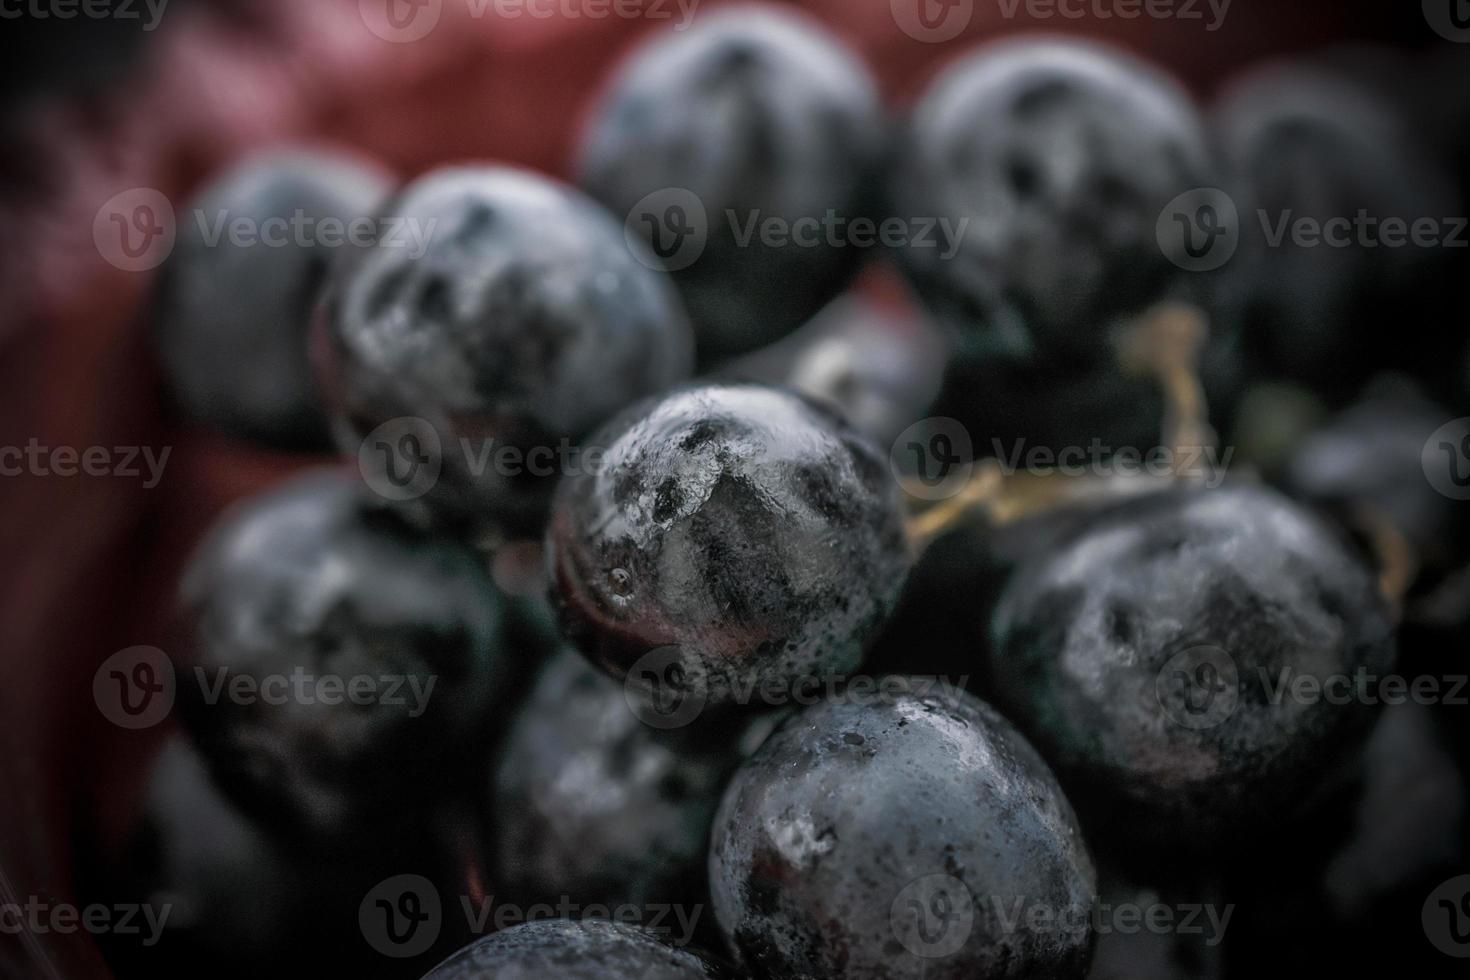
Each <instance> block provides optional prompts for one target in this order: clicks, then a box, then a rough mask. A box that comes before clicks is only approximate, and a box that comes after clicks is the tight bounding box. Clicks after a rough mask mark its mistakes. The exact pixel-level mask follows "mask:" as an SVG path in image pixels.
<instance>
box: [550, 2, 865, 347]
mask: <svg viewBox="0 0 1470 980" xmlns="http://www.w3.org/2000/svg"><path fill="white" fill-rule="evenodd" d="M882 144H883V116H882V110H881V107H880V105H879V102H878V94H877V89H876V86H875V85H874V83H873V81H872V79H871V78H869V77H868V73H867V70H866V69H865V68H864V67H863V65H862V64H861V63H860V62H859V61H858V60H857V58H856V57H854V56H853V55H852V54H850V53H849V52H847V51H846V50H844V49H843V48H842V47H841V46H840V45H839V44H838V42H837V41H836V40H835V39H834V38H832V37H831V36H829V35H828V34H827V32H826V30H825V29H824V28H823V27H822V26H821V25H820V24H818V23H817V22H815V21H813V20H811V19H809V18H808V17H807V16H806V15H804V14H802V13H800V12H797V11H795V10H793V9H791V8H789V7H776V6H773V5H759V4H743V5H739V6H736V7H734V8H729V9H723V10H720V11H719V12H717V13H714V14H711V15H709V16H707V17H700V18H698V19H697V20H696V21H695V22H694V24H693V26H692V27H690V28H689V29H688V30H687V31H684V32H682V33H674V32H670V33H667V34H663V35H660V36H658V37H657V38H655V39H654V40H653V41H652V42H650V43H649V44H648V45H647V46H646V47H644V48H642V49H640V50H639V51H638V52H636V53H635V54H634V56H633V57H632V58H631V59H629V60H628V62H627V63H626V64H625V65H624V66H623V67H622V69H621V70H620V71H619V72H618V73H617V75H616V77H615V78H614V79H613V81H612V83H611V85H610V86H609V90H608V92H607V93H606V94H605V95H604V97H603V99H602V101H601V104H600V105H599V107H598V108H597V110H596V114H595V115H594V117H593V119H592V123H591V126H590V127H589V129H588V131H587V133H586V135H585V137H584V139H583V143H582V148H581V154H580V160H579V162H578V171H579V173H580V175H581V176H580V179H581V183H582V186H583V187H585V188H586V189H587V190H588V192H589V193H590V194H592V196H593V197H595V198H597V199H598V200H600V201H602V202H603V203H604V204H606V205H607V206H608V208H609V209H611V210H612V211H613V213H614V214H616V215H618V216H619V217H620V218H622V217H627V218H628V219H629V221H630V222H631V225H630V227H633V228H636V230H637V233H638V234H639V235H641V236H642V237H643V238H644V239H645V240H647V241H648V242H649V243H650V244H651V245H653V246H654V247H655V249H658V250H661V251H662V254H663V255H664V256H665V257H669V256H672V257H673V259H674V260H675V261H674V262H672V263H671V265H673V264H678V265H683V264H684V262H685V261H687V260H686V259H685V253H686V252H688V250H690V249H694V248H697V247H698V243H699V239H698V238H697V237H696V238H689V237H688V236H689V235H698V234H700V233H703V234H704V235H705V236H706V237H705V240H704V246H703V252H702V254H698V255H697V257H695V255H694V253H692V252H689V257H690V258H692V259H693V262H692V264H689V265H687V266H685V267H683V268H678V269H676V271H675V278H676V279H677V281H678V283H679V287H680V289H681V291H682V292H683V295H684V301H685V303H686V305H687V306H688V308H689V313H690V316H691V317H692V319H693V321H694V325H695V330H696V332H697V334H698V346H699V354H700V359H701V361H703V362H705V363H712V362H714V361H717V360H719V359H720V358H723V357H726V356H729V355H732V354H738V353H740V352H742V351H747V350H751V349H753V348H756V347H759V346H761V345H763V344H766V343H770V342H771V341H773V340H776V339H777V338H779V337H781V336H783V335H785V334H787V333H789V332H791V331H792V330H794V329H796V328H797V327H798V326H800V325H801V324H802V323H804V322H805V321H806V320H808V319H810V318H811V317H812V316H814V315H815V314H816V313H817V312H818V311H819V310H820V309H821V308H822V306H823V305H825V304H826V303H827V302H828V300H830V299H832V298H833V296H835V295H836V294H837V292H838V291H839V290H840V289H841V288H842V286H843V285H844V284H845V283H846V282H847V280H848V279H849V278H850V276H851V275H852V273H853V272H854V270H855V269H856V268H857V265H858V263H859V261H860V260H861V258H862V255H863V249H862V248H859V247H857V245H858V244H859V243H858V242H856V241H855V240H853V239H851V238H850V236H848V233H847V228H846V227H842V228H836V229H835V230H834V232H833V233H832V234H829V233H828V232H827V231H826V230H824V229H823V225H822V224H821V223H822V222H825V221H827V220H828V218H829V215H835V217H836V218H837V219H838V220H841V221H844V222H851V221H853V220H854V219H858V218H871V212H872V209H871V206H870V205H871V196H872V187H871V185H872V184H873V183H874V182H875V179H876V176H877V170H878V159H879V156H880V154H881V152H882ZM687 195H693V199H694V200H696V201H697V203H698V207H697V208H696V207H693V206H692V202H688V201H686V200H685V198H686V196H687ZM640 207H644V208H647V209H648V210H647V211H646V213H645V212H643V211H641V210H640ZM675 209H677V210H675ZM771 221H777V222H779V223H780V225H781V227H782V228H784V229H789V230H790V232H791V234H792V236H793V237H792V240H791V241H788V242H786V243H784V244H776V243H775V240H774V239H772V240H771V241H769V242H768V241H766V240H765V239H766V236H765V235H764V233H763V230H762V226H763V225H765V223H767V222H771ZM808 223H810V227H808ZM809 232H814V237H813V235H811V234H808V233H809ZM747 234H750V238H749V240H748V241H746V240H744V239H745V236H746V235H747ZM797 235H802V236H804V240H801V241H798V240H797V239H796V237H795V236H797ZM676 236H678V237H676ZM681 250H682V251H681Z"/></svg>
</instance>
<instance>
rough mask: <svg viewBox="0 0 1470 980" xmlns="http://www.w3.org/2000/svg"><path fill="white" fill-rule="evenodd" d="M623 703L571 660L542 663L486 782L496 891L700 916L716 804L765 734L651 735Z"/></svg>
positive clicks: (740, 727) (748, 729) (700, 730)
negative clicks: (675, 909)
mask: <svg viewBox="0 0 1470 980" xmlns="http://www.w3.org/2000/svg"><path fill="white" fill-rule="evenodd" d="M631 696H633V697H636V695H631ZM629 698H630V693H629V692H628V691H627V690H625V688H624V687H623V685H621V684H619V683H617V682H616V681H613V680H611V679H610V678H608V677H607V676H606V675H604V674H603V673H601V672H600V671H598V670H596V669H595V668H593V667H592V665H591V664H589V663H588V662H587V660H586V659H585V658H584V657H582V656H580V655H579V654H577V653H575V652H573V651H565V652H562V653H560V654H558V655H557V656H556V657H555V658H554V659H553V660H552V661H551V662H550V663H549V664H547V666H546V668H545V670H544V671H543V672H542V674H541V677H540V679H539V680H538V681H537V683H536V686H535V688H534V689H533V690H532V692H531V696H530V698H529V699H528V700H527V702H526V704H525V705H524V706H523V707H522V708H521V712H520V715H519V717H518V718H517V720H516V721H515V723H514V724H513V726H512V727H511V730H510V733H509V735H508V736H507V738H506V742H505V745H504V747H503V749H502V750H501V754H500V760H499V763H498V765H497V768H496V771H495V779H494V786H493V788H492V794H491V795H492V798H493V800H494V803H495V819H494V830H495V837H496V846H495V851H496V861H497V867H498V873H497V874H496V875H495V880H496V882H497V883H498V884H499V886H500V888H501V889H502V890H503V891H505V892H507V893H508V894H511V895H514V896H518V897H521V898H524V899H525V900H526V901H528V902H531V903H534V902H538V901H554V900H556V899H557V898H558V897H560V896H574V897H575V898H576V899H577V900H578V901H579V902H582V903H584V904H586V903H595V904H599V905H603V906H606V907H608V908H615V907H618V906H626V905H633V906H638V907H640V908H644V909H647V908H649V907H650V905H652V904H654V903H661V904H665V905H671V904H677V905H681V906H683V907H686V908H694V907H696V906H698V907H702V906H703V904H704V902H705V892H706V889H705V886H704V877H705V857H706V855H707V854H708V847H709V828H710V822H711V821H712V820H713V819H714V813H715V808H716V807H717V806H718V805H719V801H720V793H721V792H723V790H724V788H725V783H726V782H727V780H728V779H729V777H730V774H731V773H732V772H733V771H734V769H735V767H736V766H737V765H738V764H739V762H740V760H741V759H742V758H743V757H745V756H747V755H749V754H750V752H752V751H754V749H755V748H756V747H758V746H759V744H760V741H761V740H762V739H763V738H764V736H765V734H767V733H768V732H769V731H770V727H771V724H772V723H771V722H767V721H764V720H761V719H757V720H756V721H755V722H753V723H749V724H737V725H732V726H719V727H718V728H717V729H716V730H714V731H710V730H707V728H705V727H695V728H679V729H669V730H661V729H659V728H656V727H653V726H652V725H650V724H648V723H647V722H646V721H644V718H643V716H642V715H640V713H639V710H637V709H636V706H635V705H632V704H630V702H629ZM652 717H653V718H654V720H655V721H657V717H656V716H652Z"/></svg>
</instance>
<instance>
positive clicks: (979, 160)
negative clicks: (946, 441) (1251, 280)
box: [890, 40, 1213, 369]
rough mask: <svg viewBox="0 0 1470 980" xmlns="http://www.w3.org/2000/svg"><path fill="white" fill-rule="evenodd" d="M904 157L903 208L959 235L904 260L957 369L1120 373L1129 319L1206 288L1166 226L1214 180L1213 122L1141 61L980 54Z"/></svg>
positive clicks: (933, 101)
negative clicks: (990, 366)
mask: <svg viewBox="0 0 1470 980" xmlns="http://www.w3.org/2000/svg"><path fill="white" fill-rule="evenodd" d="M895 156H896V161H895V165H894V170H893V174H892V177H891V180H890V196H891V197H892V201H893V203H892V210H893V211H894V212H895V213H896V214H898V215H900V216H903V217H908V218H914V217H931V218H945V219H947V221H948V222H949V226H950V234H948V235H945V236H943V237H944V238H945V240H944V241H943V242H942V245H943V247H922V246H921V245H920V244H918V243H912V244H910V245H909V246H908V247H905V248H902V249H899V250H898V253H897V254H898V257H899V259H900V260H901V261H902V263H903V264H904V267H905V268H906V269H907V271H908V273H909V275H910V277H911V278H912V279H913V281H914V283H915V284H916V286H917V287H918V290H919V294H920V296H921V297H922V298H923V299H924V300H925V301H926V303H927V304H928V305H929V306H930V308H931V309H932V310H933V311H934V312H935V314H936V315H937V316H938V317H939V318H940V319H941V320H942V321H943V322H945V323H947V324H948V325H949V326H950V327H951V328H952V329H953V331H954V332H955V334H956V336H957V337H958V338H959V339H960V349H959V356H960V358H961V359H962V360H963V359H967V358H977V357H984V358H1000V359H1002V360H1003V361H1005V362H1009V363H1014V364H1016V365H1017V366H1024V365H1025V364H1027V363H1030V364H1032V365H1036V364H1043V363H1051V362H1053V361H1058V362H1070V363H1071V365H1072V366H1073V368H1074V369H1075V368H1076V367H1077V366H1078V365H1082V366H1087V365H1092V366H1096V365H1097V364H1099V363H1100V362H1102V361H1109V362H1110V361H1111V347H1110V340H1111V335H1110V334H1111V331H1112V329H1113V328H1114V327H1116V326H1118V325H1119V321H1120V320H1123V319H1126V318H1128V317H1131V316H1134V315H1137V314H1139V313H1142V312H1143V311H1144V310H1145V309H1147V308H1148V307H1149V306H1151V305H1153V304H1154V303H1156V302H1158V301H1160V300H1161V299H1164V298H1166V297H1179V298H1188V297H1191V296H1194V295H1195V293H1196V291H1197V283H1195V282H1194V281H1192V280H1191V279H1190V278H1189V276H1188V275H1187V274H1186V273H1184V272H1183V271H1182V270H1181V269H1180V268H1179V267H1177V266H1176V265H1174V264H1173V263H1172V262H1171V261H1170V259H1169V257H1168V256H1167V255H1166V254H1165V252H1164V250H1163V249H1162V248H1161V247H1160V245H1159V241H1158V238H1157V234H1156V226H1157V222H1158V219H1159V215H1160V214H1161V213H1162V212H1163V210H1164V207H1165V205H1166V204H1168V203H1169V202H1170V201H1172V200H1173V199H1174V198H1175V197H1177V196H1178V195H1180V194H1183V193H1184V192H1186V191H1190V190H1194V189H1196V188H1199V187H1207V186H1210V185H1211V183H1212V179H1211V177H1212V169H1213V168H1212V164H1211V158H1210V153H1209V151H1208V148H1207V143H1206V139H1205V130H1204V125H1203V123H1202V122H1201V120H1200V118H1199V116H1198V113H1197V112H1196V109H1195V107H1194V105H1193V104H1192V103H1191V101H1190V99H1189V97H1188V96H1187V94H1186V93H1185V92H1184V90H1183V89H1182V88H1181V87H1180V86H1179V85H1178V84H1177V83H1176V82H1175V81H1174V80H1173V79H1171V78H1169V77H1168V76H1166V75H1164V74H1163V73H1161V72H1160V71H1158V70H1157V69H1155V68H1153V67H1151V66H1149V65H1146V64H1144V63H1143V62H1141V61H1137V60H1135V59H1133V58H1131V57H1130V56H1127V55H1125V54H1123V53H1121V52H1117V51H1113V50H1111V49H1109V48H1106V47H1102V46H1099V45H1095V44H1091V43H1086V42H1078V41H1058V40H1044V41H1036V40H1013V41H1002V42H997V43H995V44H992V45H990V46H987V47H984V48H982V49H980V50H979V51H977V52H976V53H974V54H973V55H970V56H967V57H966V58H965V59H964V60H962V61H960V62H959V63H957V64H955V65H954V66H952V67H950V68H949V69H948V70H947V71H946V72H945V73H944V74H943V75H941V76H940V78H939V79H938V80H937V81H936V82H935V83H934V84H933V86H932V87H931V88H930V90H929V91H928V93H927V94H926V95H925V96H924V97H923V99H922V100H921V101H920V103H919V104H918V106H917V107H916V108H915V109H914V111H913V115H912V118H911V120H910V122H909V125H908V127H907V133H906V140H905V142H904V143H903V145H902V146H901V148H900V149H899V150H898V151H897V153H896V154H895ZM962 225H963V232H961V226H962Z"/></svg>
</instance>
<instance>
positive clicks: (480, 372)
mask: <svg viewBox="0 0 1470 980" xmlns="http://www.w3.org/2000/svg"><path fill="white" fill-rule="evenodd" d="M387 210H388V211H389V212H391V214H392V215H393V216H394V217H397V218H400V219H405V220H407V221H410V222H413V223H414V224H413V225H412V226H410V227H413V228H417V229H418V230H419V232H420V233H422V234H426V235H428V239H429V240H428V245H427V250H426V251H425V252H424V254H423V255H421V256H419V255H416V254H414V253H415V249H414V248H413V247H412V246H411V244H410V245H405V244H403V243H402V242H404V241H408V240H409V239H408V237H407V236H406V234H400V235H399V236H398V238H399V242H398V243H395V242H394V240H393V239H387V238H385V239H384V240H382V241H380V242H379V243H378V244H376V245H375V246H374V247H372V248H369V249H366V250H364V251H362V252H360V253H358V254H356V255H355V256H354V260H353V261H352V262H350V263H347V264H346V268H345V269H344V270H343V271H342V272H341V273H340V274H339V275H337V276H336V277H335V279H334V283H333V285H332V288H331V290H330V291H329V293H328V296H327V301H326V303H325V305H324V308H323V313H322V316H321V318H320V324H321V330H322V334H321V335H320V344H319V358H320V362H321V368H320V369H321V370H322V372H323V375H324V377H325V379H326V381H325V386H326V387H327V388H328V389H329V390H330V391H331V392H332V394H333V401H334V404H335V406H336V408H337V410H338V415H339V425H338V429H339V431H338V441H339V443H340V444H341V446H342V448H343V449H344V450H346V451H347V452H349V453H350V454H353V455H357V454H358V452H359V449H360V448H361V447H362V445H363V440H364V438H365V437H367V436H369V435H370V434H371V433H372V432H373V430H374V429H376V428H377V427H378V426H380V425H383V424H385V423H387V422H390V421H392V420H394V419H396V418H403V417H411V418H419V419H423V420H424V421H426V422H427V423H428V424H429V425H430V426H432V428H433V430H434V434H435V435H437V442H438V446H437V447H435V446H433V445H432V444H428V445H425V444H424V443H425V441H426V440H420V449H421V450H422V451H423V452H425V453H426V454H427V455H428V456H429V457H430V458H431V459H437V460H438V461H439V462H440V464H441V465H442V471H441V472H440V474H439V476H438V479H437V481H436V482H435V483H434V484H433V486H432V487H431V488H429V489H428V491H427V495H426V496H425V497H424V500H425V501H426V502H427V503H428V504H429V505H430V506H431V507H432V508H433V509H434V510H435V511H436V512H437V514H438V515H439V516H440V517H441V518H443V519H446V520H448V521H452V522H458V523H463V524H465V525H467V526H468V527H469V528H470V531H471V533H472V534H477V535H478V533H479V532H485V533H493V532H494V531H495V530H497V529H501V528H509V529H511V530H519V531H536V530H539V527H540V521H541V520H542V519H543V518H544V515H545V510H546V507H547V505H548V503H549V501H550V496H551V491H552V489H553V487H554V485H555V482H556V477H557V476H558V475H559V474H558V472H557V471H558V470H559V469H560V468H562V467H561V462H560V458H559V456H553V457H552V460H551V461H550V462H549V463H548V461H547V459H545V458H544V454H545V452H546V451H548V450H550V451H553V452H557V451H559V449H560V447H562V446H563V445H565V444H568V443H574V442H575V441H576V440H577V439H579V438H580V437H582V436H584V435H585V434H586V433H587V432H588V431H589V430H590V429H592V428H593V427H594V426H596V425H598V424H600V423H601V422H603V421H604V420H606V419H607V418H608V416H610V415H612V414H613V413H615V412H616V411H617V410H618V409H620V408H622V407H623V406H625V405H627V404H629V403H631V402H634V401H636V400H638V399H639V398H642V397H644V396H647V395H651V394H655V393H657V392H660V391H663V390H665V389H667V388H669V387H670V386H672V385H674V384H676V383H678V382H680V381H683V380H684V379H685V378H686V377H687V376H688V375H689V373H690V371H691V370H692V357H693V353H692V345H693V339H692V334H691V333H690V329H689V325H688V322H687V318H686V316H685V314H684V312H683V310H682V308H681V306H680V304H679V300H678V297H677V295H676V294H675V291H674V289H673V286H672V285H671V284H670V282H669V281H668V278H667V277H666V276H665V275H664V274H663V273H661V272H657V271H655V270H654V268H653V267H652V266H653V261H652V259H651V257H650V256H647V255H635V253H634V252H633V251H632V250H631V249H630V246H629V245H628V243H627V242H626V241H625V240H624V235H623V230H622V228H621V227H620V226H619V224H618V223H617V222H616V221H615V220H613V218H612V216H610V215H608V214H607V213H606V212H604V211H603V210H602V209H601V208H599V207H598V206H597V205H596V204H595V203H594V202H592V201H591V200H589V199H587V198H586V197H584V196H582V195H581V194H579V193H577V192H576V191H575V190H573V189H571V188H568V187H565V186H563V185H561V184H558V183H555V182H553V181H551V180H549V179H547V178H543V177H540V176H536V175H534V174H531V173H529V172H524V171H519V170H514V169H509V168H504V167H477V168H471V167H464V168H449V169H444V170H438V171H435V172H433V173H430V174H428V175H427V176H424V177H422V178H420V179H419V180H417V181H415V182H414V183H412V184H410V185H409V186H408V187H407V188H406V189H405V190H403V191H402V192H401V193H400V194H399V195H398V196H397V197H396V198H395V200H394V201H393V202H391V204H390V205H389V207H388V208H387ZM462 440H463V441H462ZM487 448H492V449H494V450H496V451H497V452H498V451H500V450H502V449H506V448H509V449H514V450H518V451H519V452H520V453H522V454H529V453H531V452H532V451H533V450H540V451H541V452H542V454H543V457H542V458H541V459H540V460H539V461H538V460H537V459H535V458H532V457H531V456H530V455H526V456H525V458H524V460H523V461H522V464H521V465H502V464H501V463H500V462H499V461H498V457H491V458H490V459H489V460H488V461H487V460H485V459H483V458H482V454H483V453H484V452H485V450H486V449H487ZM369 458H372V459H373V460H374V464H373V465H375V466H381V465H384V464H382V463H381V462H380V461H377V460H376V458H375V457H371V455H370V454H369ZM512 463H514V461H512ZM548 466H549V467H550V471H549V472H546V471H545V470H546V469H547V467H548ZM536 469H541V470H543V472H539V473H538V472H536V471H535V470H536Z"/></svg>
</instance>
